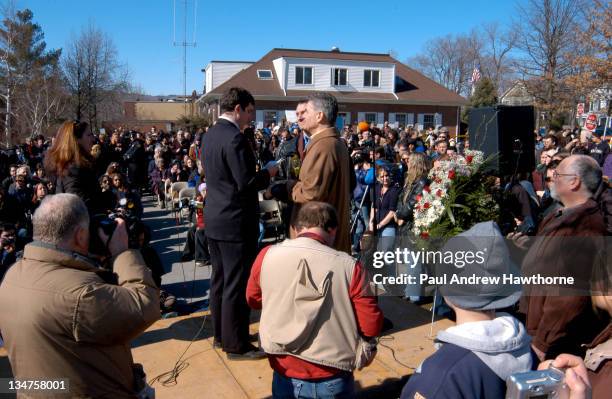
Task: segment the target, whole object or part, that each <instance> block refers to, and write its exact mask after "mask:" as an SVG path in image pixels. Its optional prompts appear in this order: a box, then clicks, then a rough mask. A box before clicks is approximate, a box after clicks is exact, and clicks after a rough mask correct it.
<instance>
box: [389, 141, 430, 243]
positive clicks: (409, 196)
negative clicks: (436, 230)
mask: <svg viewBox="0 0 612 399" xmlns="http://www.w3.org/2000/svg"><path fill="white" fill-rule="evenodd" d="M406 167H407V170H406V178H405V179H404V186H403V187H402V192H401V194H400V196H399V201H398V204H397V211H396V212H395V217H396V220H397V224H398V226H399V234H398V235H408V234H409V232H410V230H411V229H412V222H413V210H414V205H415V204H416V202H417V201H416V197H417V195H419V194H421V193H422V192H423V188H425V186H427V185H428V184H429V180H428V179H427V175H428V174H429V170H430V169H431V166H430V163H429V159H428V158H427V156H426V155H425V154H423V153H419V152H415V153H412V154H410V156H409V157H408V163H407V165H406Z"/></svg>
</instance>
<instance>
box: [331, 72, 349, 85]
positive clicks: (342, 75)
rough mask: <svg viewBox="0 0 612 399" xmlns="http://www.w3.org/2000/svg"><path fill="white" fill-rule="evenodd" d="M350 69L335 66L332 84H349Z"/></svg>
mask: <svg viewBox="0 0 612 399" xmlns="http://www.w3.org/2000/svg"><path fill="white" fill-rule="evenodd" d="M347 82H348V69H346V68H334V69H332V84H333V85H334V86H347V85H348V83H347Z"/></svg>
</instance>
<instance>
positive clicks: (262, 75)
mask: <svg viewBox="0 0 612 399" xmlns="http://www.w3.org/2000/svg"><path fill="white" fill-rule="evenodd" d="M257 77H258V78H259V79H261V80H270V79H272V78H273V77H272V71H271V70H269V69H258V70H257Z"/></svg>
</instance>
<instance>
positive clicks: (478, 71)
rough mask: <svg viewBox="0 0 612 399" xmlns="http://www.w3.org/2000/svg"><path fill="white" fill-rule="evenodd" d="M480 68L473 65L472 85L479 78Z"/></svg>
mask: <svg viewBox="0 0 612 399" xmlns="http://www.w3.org/2000/svg"><path fill="white" fill-rule="evenodd" d="M480 77H481V75H480V69H479V68H478V66H477V65H474V70H473V71H472V86H473V85H475V84H476V82H478V81H479V80H480Z"/></svg>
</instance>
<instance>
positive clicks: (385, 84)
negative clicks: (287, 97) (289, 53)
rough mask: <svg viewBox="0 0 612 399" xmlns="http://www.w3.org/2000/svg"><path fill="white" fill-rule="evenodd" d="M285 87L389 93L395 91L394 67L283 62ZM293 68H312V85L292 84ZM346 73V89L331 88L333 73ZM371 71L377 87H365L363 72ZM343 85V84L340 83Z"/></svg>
mask: <svg viewBox="0 0 612 399" xmlns="http://www.w3.org/2000/svg"><path fill="white" fill-rule="evenodd" d="M283 60H284V66H285V68H284V69H285V73H286V76H287V79H286V86H283V83H285V82H284V80H281V82H282V83H281V87H282V88H283V89H284V90H319V91H332V92H333V91H344V92H350V91H358V92H366V93H393V92H394V91H395V65H394V64H393V63H389V62H363V61H349V60H326V59H314V58H284V59H283ZM276 61H277V60H274V62H275V66H276ZM296 67H301V68H312V83H308V82H306V83H297V82H296ZM335 69H344V70H346V85H335V84H334V82H333V80H334V70H335ZM366 70H367V71H374V75H375V76H377V79H375V80H377V81H378V82H377V83H378V84H377V85H373V84H372V77H371V75H370V85H369V86H365V85H364V83H365V82H364V81H365V77H364V73H365V71H366ZM342 83H344V82H342Z"/></svg>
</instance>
